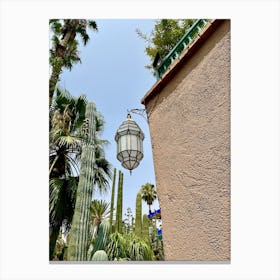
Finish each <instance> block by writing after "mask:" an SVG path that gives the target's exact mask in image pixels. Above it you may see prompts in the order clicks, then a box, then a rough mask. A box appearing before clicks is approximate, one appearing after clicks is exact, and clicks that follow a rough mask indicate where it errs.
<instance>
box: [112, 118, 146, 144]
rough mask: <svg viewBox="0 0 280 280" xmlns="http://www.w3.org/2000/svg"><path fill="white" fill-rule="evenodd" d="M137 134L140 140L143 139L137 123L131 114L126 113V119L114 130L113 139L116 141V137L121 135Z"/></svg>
mask: <svg viewBox="0 0 280 280" xmlns="http://www.w3.org/2000/svg"><path fill="white" fill-rule="evenodd" d="M127 134H132V135H137V136H139V137H140V139H141V140H144V138H145V136H144V133H143V131H142V130H141V128H140V127H139V126H138V124H137V123H136V122H135V121H134V120H133V119H132V118H131V115H130V114H129V113H128V114H127V118H126V120H125V121H124V122H123V123H122V124H121V125H120V127H119V129H118V130H117V132H116V135H115V140H116V141H118V139H119V138H120V137H121V136H122V135H127Z"/></svg>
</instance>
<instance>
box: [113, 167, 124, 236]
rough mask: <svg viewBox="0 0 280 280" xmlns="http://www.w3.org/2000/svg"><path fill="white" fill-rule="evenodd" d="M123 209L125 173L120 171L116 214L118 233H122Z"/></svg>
mask: <svg viewBox="0 0 280 280" xmlns="http://www.w3.org/2000/svg"><path fill="white" fill-rule="evenodd" d="M122 207H123V173H122V172H121V171H119V184H118V198H117V212H116V227H115V230H116V232H120V233H121V232H122Z"/></svg>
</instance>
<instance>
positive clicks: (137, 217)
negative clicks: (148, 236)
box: [135, 192, 142, 237]
mask: <svg viewBox="0 0 280 280" xmlns="http://www.w3.org/2000/svg"><path fill="white" fill-rule="evenodd" d="M135 211H136V213H135V234H136V235H137V236H139V237H141V234H142V197H141V193H140V192H138V194H137V196H136V210H135Z"/></svg>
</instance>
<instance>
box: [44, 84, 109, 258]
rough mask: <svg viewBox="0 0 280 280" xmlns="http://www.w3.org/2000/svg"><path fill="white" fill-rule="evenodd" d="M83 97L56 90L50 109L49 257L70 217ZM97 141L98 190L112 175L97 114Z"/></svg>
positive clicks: (83, 139) (94, 181)
mask: <svg viewBox="0 0 280 280" xmlns="http://www.w3.org/2000/svg"><path fill="white" fill-rule="evenodd" d="M86 104H87V101H86V98H85V96H83V95H81V96H80V97H78V98H75V97H73V96H71V95H70V93H69V92H68V91H66V90H60V89H58V90H57V94H56V96H55V99H54V100H53V104H52V106H51V110H50V120H51V121H50V169H49V175H50V188H49V192H50V210H49V214H50V216H49V221H50V259H52V255H53V252H54V246H55V242H56V239H57V236H58V233H59V230H60V227H61V226H62V225H64V227H65V228H66V230H67V231H69V229H70V225H71V222H72V218H73V213H74V208H75V202H76V191H77V185H78V182H79V180H78V178H79V177H78V175H79V167H80V157H81V151H82V143H83V142H84V141H85V136H84V134H83V123H84V120H85V110H86ZM95 118H96V120H97V121H96V124H95V126H96V132H95V136H94V141H95V143H96V149H95V162H94V165H93V168H94V170H95V171H96V172H94V179H93V185H94V186H95V188H97V189H98V190H99V191H100V192H102V191H106V190H107V189H108V186H109V179H110V178H111V169H112V168H111V165H110V163H109V162H108V161H107V160H106V159H105V155H104V150H103V146H104V145H105V144H106V143H107V141H105V140H101V139H99V137H100V133H101V132H102V129H103V125H104V120H103V118H102V116H101V115H100V114H98V113H96V116H95Z"/></svg>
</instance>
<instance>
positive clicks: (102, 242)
mask: <svg viewBox="0 0 280 280" xmlns="http://www.w3.org/2000/svg"><path fill="white" fill-rule="evenodd" d="M109 234H110V223H109V221H108V219H107V220H104V221H102V223H101V224H100V228H99V230H98V235H97V237H96V240H95V242H94V246H93V250H92V254H94V253H95V252H96V251H98V250H105V247H106V245H107V241H108V236H109Z"/></svg>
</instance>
